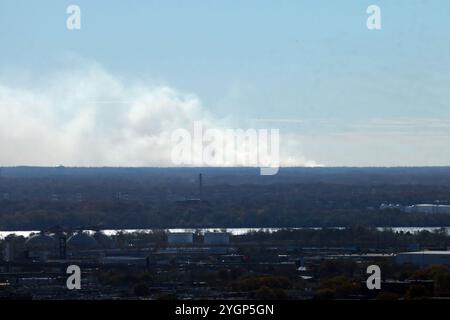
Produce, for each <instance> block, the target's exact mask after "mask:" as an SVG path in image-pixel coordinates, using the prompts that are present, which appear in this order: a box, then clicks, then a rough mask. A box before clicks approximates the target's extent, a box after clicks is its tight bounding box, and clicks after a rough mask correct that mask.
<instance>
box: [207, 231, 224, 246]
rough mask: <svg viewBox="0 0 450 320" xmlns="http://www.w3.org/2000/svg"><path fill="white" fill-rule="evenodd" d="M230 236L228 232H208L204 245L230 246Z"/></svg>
mask: <svg viewBox="0 0 450 320" xmlns="http://www.w3.org/2000/svg"><path fill="white" fill-rule="evenodd" d="M229 243H230V235H229V234H228V233H226V232H206V233H205V238H204V244H207V245H228V244H229Z"/></svg>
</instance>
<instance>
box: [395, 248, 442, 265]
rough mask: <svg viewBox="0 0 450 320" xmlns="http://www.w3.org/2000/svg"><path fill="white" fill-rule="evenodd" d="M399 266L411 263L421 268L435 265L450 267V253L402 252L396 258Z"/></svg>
mask: <svg viewBox="0 0 450 320" xmlns="http://www.w3.org/2000/svg"><path fill="white" fill-rule="evenodd" d="M395 262H396V263H397V264H405V263H410V264H414V265H416V266H419V267H426V266H429V265H433V264H443V265H447V266H450V251H416V252H402V253H399V254H397V255H396V256H395Z"/></svg>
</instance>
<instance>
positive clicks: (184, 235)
mask: <svg viewBox="0 0 450 320" xmlns="http://www.w3.org/2000/svg"><path fill="white" fill-rule="evenodd" d="M167 241H168V242H169V244H191V243H193V242H194V234H193V233H192V232H171V233H168V234H167Z"/></svg>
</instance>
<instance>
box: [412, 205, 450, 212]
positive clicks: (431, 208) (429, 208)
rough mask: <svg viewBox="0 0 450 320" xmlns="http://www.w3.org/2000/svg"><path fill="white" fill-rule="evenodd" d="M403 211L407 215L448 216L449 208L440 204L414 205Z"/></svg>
mask: <svg viewBox="0 0 450 320" xmlns="http://www.w3.org/2000/svg"><path fill="white" fill-rule="evenodd" d="M404 211H405V212H408V213H426V214H450V206H449V205H441V204H440V205H437V204H415V205H412V206H408V207H405V210H404Z"/></svg>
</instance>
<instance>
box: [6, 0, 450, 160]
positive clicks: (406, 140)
mask: <svg viewBox="0 0 450 320" xmlns="http://www.w3.org/2000/svg"><path fill="white" fill-rule="evenodd" d="M325 2H326V1H323V0H322V1H315V2H314V3H311V2H309V1H284V2H282V4H281V5H280V4H279V3H278V2H274V1H267V0H265V1H255V0H253V1H246V2H245V3H241V4H239V10H237V4H233V3H220V2H214V3H208V4H205V3H204V2H201V1H191V2H189V3H183V2H180V1H175V0H170V1H165V2H164V3H159V2H155V1H149V2H146V3H131V4H125V3H122V2H120V1H113V3H114V5H112V4H111V2H110V1H108V2H106V1H96V2H92V1H86V0H80V1H77V3H76V4H77V5H79V6H80V8H81V12H82V20H81V21H82V24H81V26H82V27H81V30H75V31H69V30H67V29H66V25H65V20H66V18H67V14H66V7H67V6H68V5H69V3H66V2H62V3H54V2H51V1H48V0H46V1H40V2H39V3H29V2H27V1H23V0H19V1H9V0H7V1H2V2H1V3H0V39H2V43H4V44H5V45H2V55H1V56H0V71H1V72H0V150H1V151H0V165H2V166H15V165H31V166H57V165H60V164H62V165H64V166H100V167H102V166H123V167H130V166H132V167H133V166H134V167H149V166H150V167H152V166H159V167H171V166H174V165H173V163H172V162H171V158H170V152H171V148H172V144H171V139H170V138H171V134H172V133H173V131H174V130H176V129H178V128H185V129H187V130H192V126H193V122H195V121H202V122H203V123H204V124H205V126H206V127H208V128H232V129H235V128H242V129H249V128H255V129H266V128H267V129H271V128H277V129H280V134H281V137H280V165H281V166H282V167H283V166H294V167H295V166H306V167H317V166H325V167H342V166H346V167H405V166H407V167H413V166H419V167H422V166H446V165H450V148H448V141H450V139H449V138H450V108H449V102H450V91H449V90H448V84H449V83H450V78H449V77H450V72H449V71H450V70H448V69H449V68H450V41H449V40H450V35H449V34H448V32H446V30H447V29H448V27H447V25H448V14H447V13H448V12H450V3H448V2H446V1H434V2H433V3H432V4H431V3H426V4H425V3H424V2H423V1H406V0H403V1H396V2H395V3H393V2H390V1H386V0H380V1H377V5H378V6H380V8H381V10H382V19H383V20H382V23H383V24H382V29H381V30H378V31H369V30H368V29H367V28H366V25H365V23H366V19H367V14H366V8H367V6H368V5H369V3H366V2H363V3H361V2H360V1H356V0H351V1H346V2H345V3H339V4H338V3H335V4H330V3H329V2H326V4H327V5H326V6H323V4H324V3H325Z"/></svg>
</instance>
